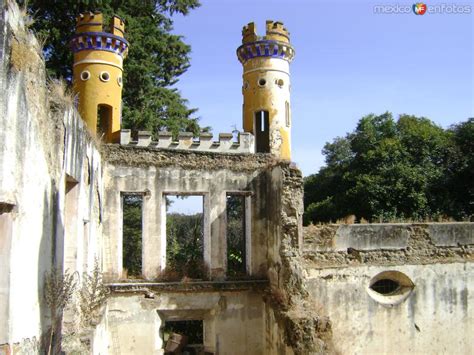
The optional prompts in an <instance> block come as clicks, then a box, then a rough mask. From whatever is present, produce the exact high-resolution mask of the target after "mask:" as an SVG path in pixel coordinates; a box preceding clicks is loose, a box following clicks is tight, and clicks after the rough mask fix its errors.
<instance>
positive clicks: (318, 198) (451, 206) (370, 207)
mask: <svg viewBox="0 0 474 355" xmlns="http://www.w3.org/2000/svg"><path fill="white" fill-rule="evenodd" d="M472 124H473V123H472V119H470V120H469V121H468V122H466V123H463V124H460V125H457V126H454V127H452V128H451V129H450V130H444V129H442V128H441V127H439V126H437V125H435V124H434V123H433V122H431V121H430V120H429V119H427V118H424V117H421V118H420V117H415V116H411V115H401V116H400V117H399V118H398V120H397V121H395V120H394V119H393V117H392V114H391V113H389V112H386V113H384V114H382V115H379V116H376V115H368V116H365V117H363V118H362V119H361V120H360V121H359V123H358V125H357V127H356V129H355V130H354V131H353V132H351V133H349V134H347V135H346V136H345V137H344V138H336V139H335V140H334V141H333V142H332V143H328V144H326V145H325V147H324V150H323V154H324V155H325V156H326V166H324V167H323V168H321V169H320V171H319V172H318V173H317V174H314V175H310V176H308V177H307V178H305V207H306V208H305V223H309V222H318V221H330V220H332V221H335V220H337V219H339V218H343V217H344V216H347V215H349V214H354V215H356V216H357V217H358V218H365V219H368V220H389V219H396V218H410V219H417V220H419V219H424V218H435V217H436V216H439V215H446V216H450V217H455V218H463V217H466V216H469V215H471V214H472V201H473V195H472V192H473V191H472V183H470V181H472V166H473V165H472V158H470V157H471V156H472V143H471V142H472V138H473V131H474V130H473V129H472ZM470 139H471V141H470ZM469 179H471V180H469ZM454 186H457V190H456V189H454ZM455 191H458V193H457V195H456V196H455ZM467 192H469V193H470V195H469V193H467Z"/></svg>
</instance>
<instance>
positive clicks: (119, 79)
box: [117, 76, 122, 86]
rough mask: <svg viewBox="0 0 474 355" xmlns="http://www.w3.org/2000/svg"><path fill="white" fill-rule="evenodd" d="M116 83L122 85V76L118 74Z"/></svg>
mask: <svg viewBox="0 0 474 355" xmlns="http://www.w3.org/2000/svg"><path fill="white" fill-rule="evenodd" d="M117 84H118V86H122V77H121V76H119V77H118V78H117Z"/></svg>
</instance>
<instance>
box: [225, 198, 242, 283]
mask: <svg viewBox="0 0 474 355" xmlns="http://www.w3.org/2000/svg"><path fill="white" fill-rule="evenodd" d="M244 199H245V197H244V196H239V195H228V196H227V276H229V277H236V276H242V275H245V271H246V270H245V210H244V209H245V200H244Z"/></svg>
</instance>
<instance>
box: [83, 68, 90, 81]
mask: <svg viewBox="0 0 474 355" xmlns="http://www.w3.org/2000/svg"><path fill="white" fill-rule="evenodd" d="M90 77H91V73H90V72H89V71H87V70H84V71H83V72H82V73H81V80H83V81H86V80H89V79H90Z"/></svg>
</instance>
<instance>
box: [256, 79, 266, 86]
mask: <svg viewBox="0 0 474 355" xmlns="http://www.w3.org/2000/svg"><path fill="white" fill-rule="evenodd" d="M266 84H267V81H266V80H265V79H259V80H258V85H259V86H265V85H266Z"/></svg>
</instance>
